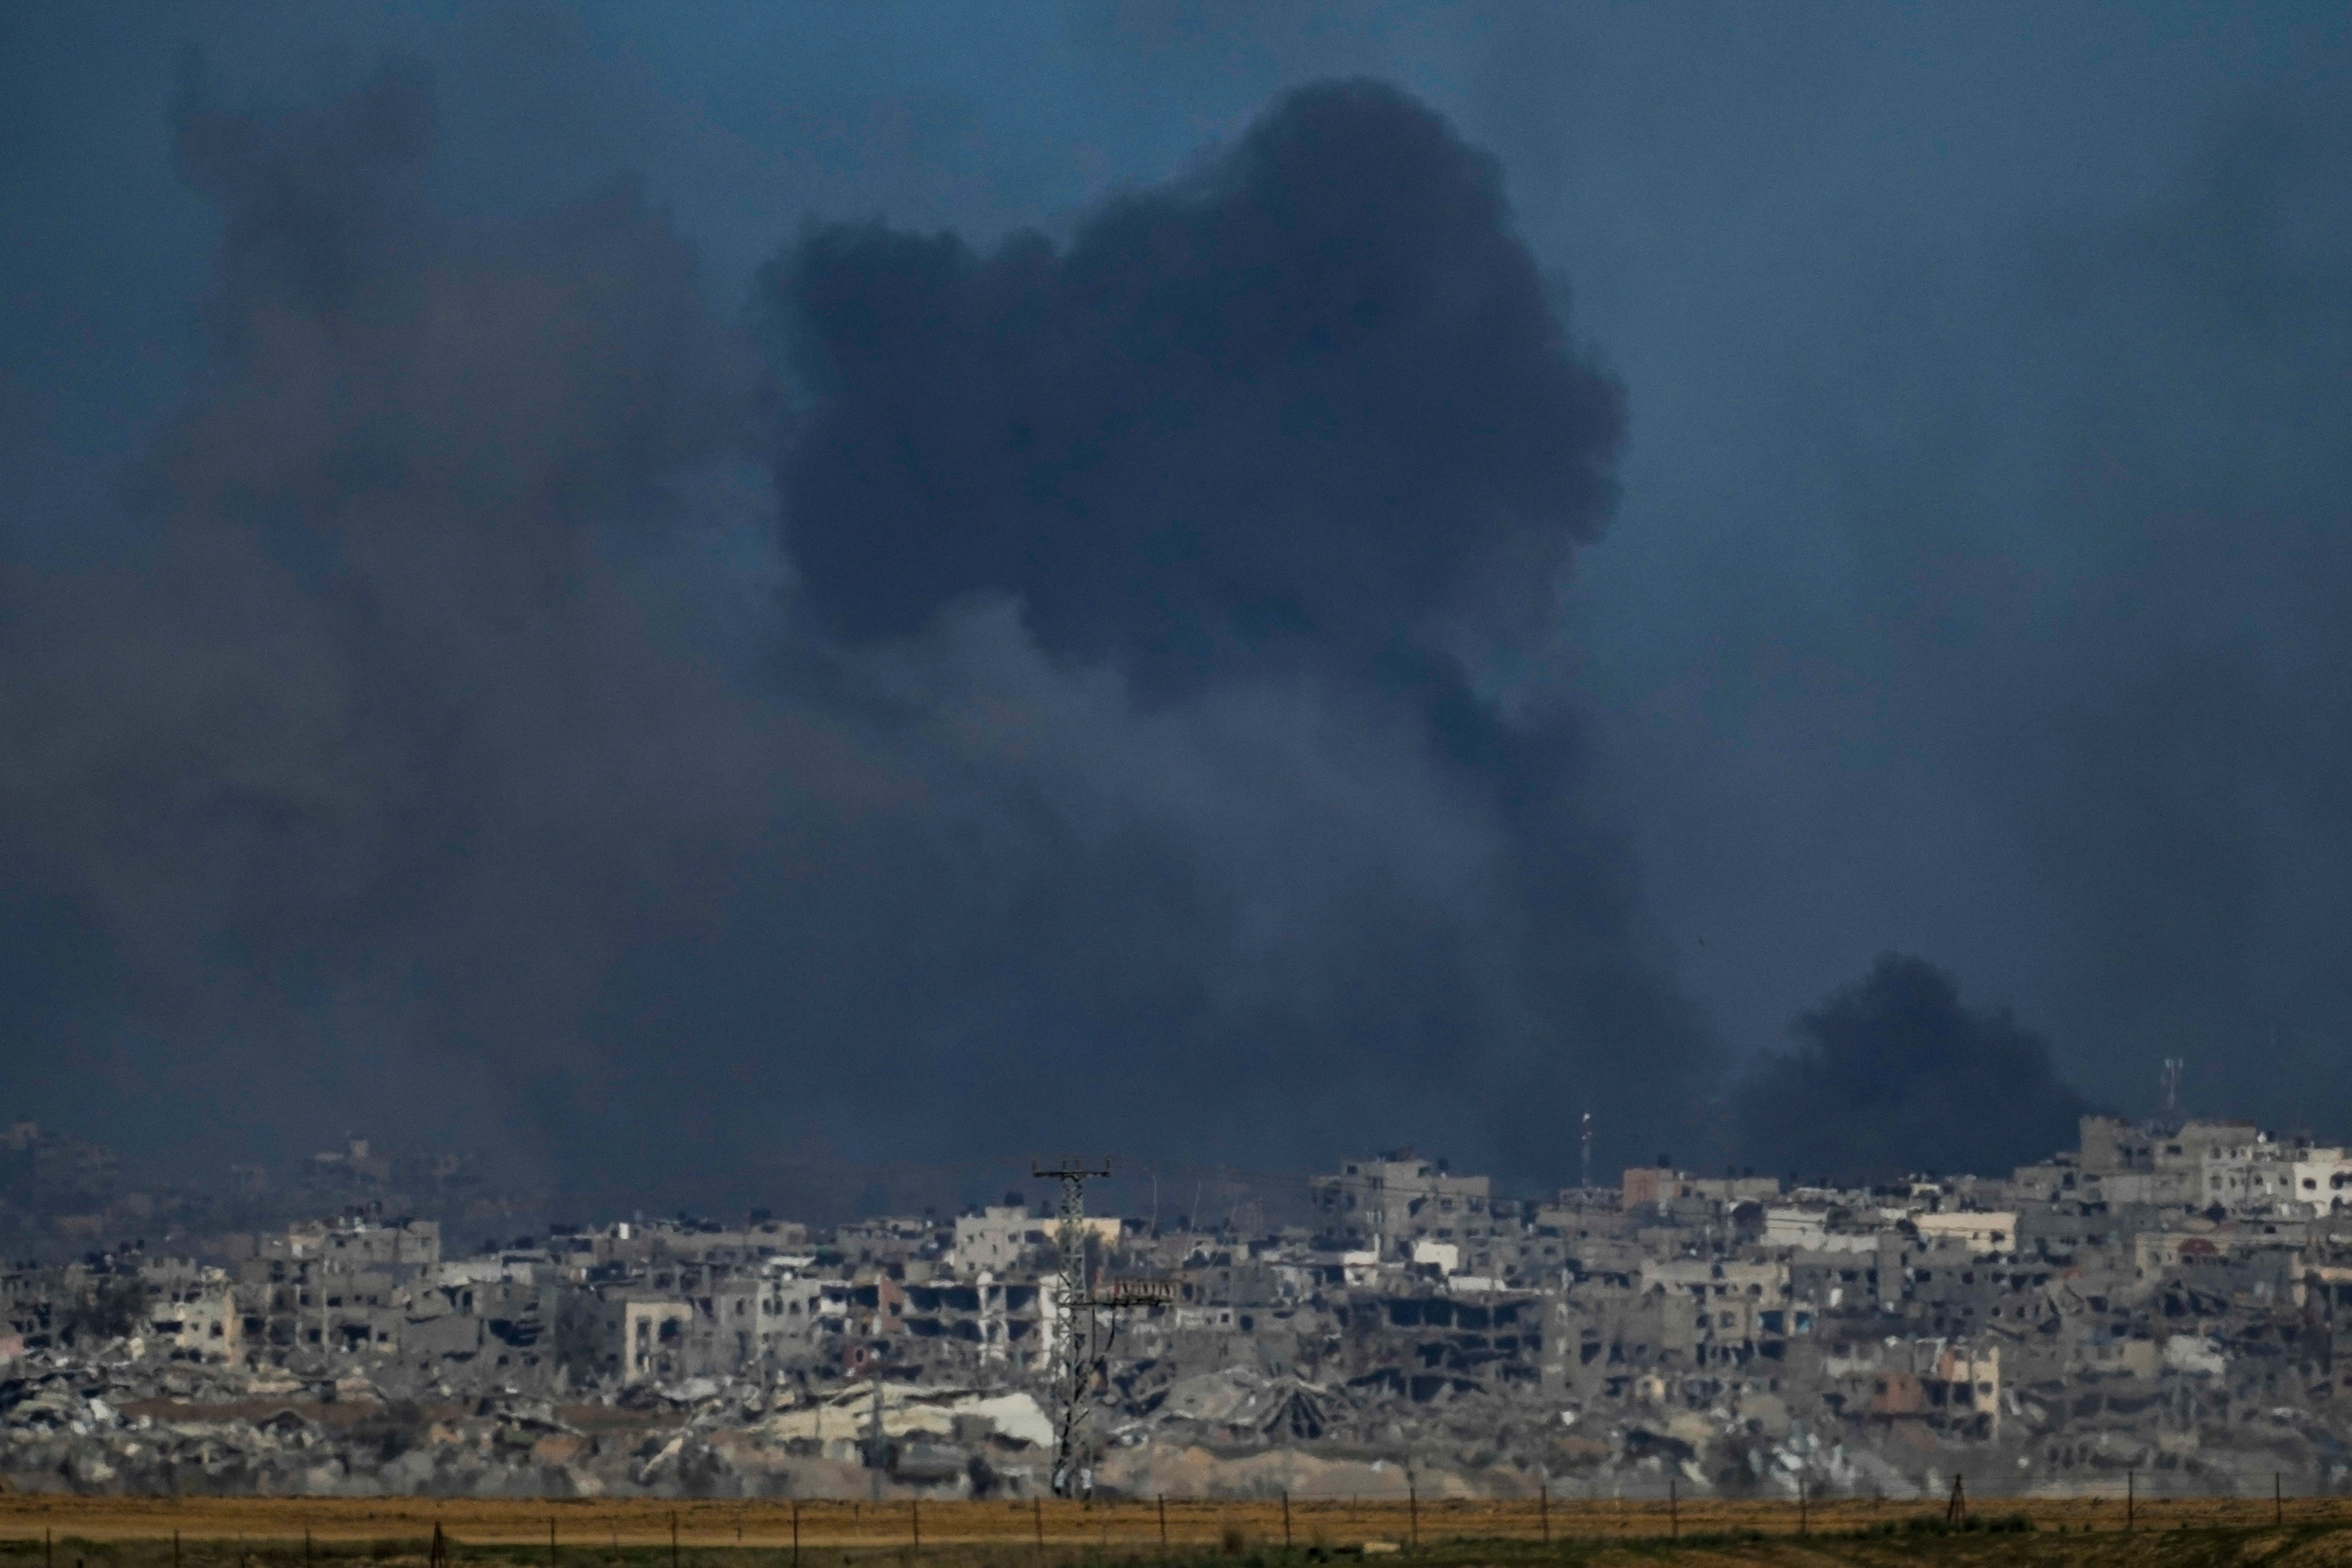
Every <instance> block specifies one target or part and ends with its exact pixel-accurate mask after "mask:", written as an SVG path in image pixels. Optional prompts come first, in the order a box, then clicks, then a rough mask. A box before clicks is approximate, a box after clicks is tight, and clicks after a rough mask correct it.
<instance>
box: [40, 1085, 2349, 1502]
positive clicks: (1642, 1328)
mask: <svg viewBox="0 0 2352 1568" xmlns="http://www.w3.org/2000/svg"><path fill="white" fill-rule="evenodd" d="M27 1136H28V1138H29V1137H30V1136H31V1135H29V1134H28V1135H27ZM362 1152H363V1153H364V1151H362ZM347 1154H348V1151H347ZM370 1157H373V1156H370ZM1302 1185H1303V1186H1304V1187H1305V1190H1306V1192H1307V1206H1306V1209H1305V1211H1304V1212H1303V1213H1302V1214H1300V1215H1297V1216H1296V1219H1297V1223H1288V1224H1282V1223H1265V1222H1263V1221H1258V1222H1255V1223H1252V1224H1247V1225H1244V1224H1243V1223H1241V1222H1240V1220H1239V1218H1238V1216H1239V1215H1241V1214H1242V1213H1243V1209H1244V1205H1234V1207H1233V1208H1232V1209H1231V1210H1230V1211H1229V1214H1228V1223H1227V1224H1226V1225H1225V1226H1221V1227H1219V1228H1217V1229H1214V1230H1195V1229H1192V1228H1189V1227H1188V1226H1161V1225H1158V1224H1155V1223H1153V1222H1151V1221H1150V1220H1141V1219H1135V1218H1131V1217H1120V1216H1109V1215H1106V1216H1095V1217H1093V1218H1090V1219H1089V1220H1088V1221H1087V1223H1086V1225H1085V1226H1083V1227H1082V1229H1083V1232H1084V1245H1085V1247H1086V1248H1087V1259H1088V1265H1087V1267H1088V1268H1089V1271H1090V1278H1091V1279H1095V1280H1097V1281H1112V1282H1116V1281H1118V1280H1121V1279H1130V1280H1132V1279H1140V1280H1146V1281H1150V1282H1152V1283H1153V1285H1154V1289H1152V1290H1151V1291H1150V1292H1143V1293H1139V1294H1137V1295H1136V1296H1135V1297H1134V1299H1133V1300H1134V1305H1132V1306H1131V1307H1130V1308H1129V1309H1126V1310H1119V1311H1118V1312H1115V1313H1105V1314H1103V1317H1102V1321H1098V1322H1097V1324H1096V1325H1095V1327H1096V1329H1097V1336H1098V1344H1097V1348H1098V1352H1099V1353H1098V1355H1097V1357H1096V1358H1095V1359H1094V1361H1093V1363H1092V1364H1093V1366H1094V1368H1095V1370H1094V1373H1093V1374H1092V1376H1091V1377H1090V1378H1089V1379H1088V1380H1087V1390H1088V1391H1087V1412H1086V1416H1085V1420H1084V1421H1083V1423H1082V1431H1083V1442H1084V1444H1085V1445H1086V1446H1087V1451H1088V1452H1089V1453H1090V1454H1091V1455H1092V1456H1093V1458H1094V1461H1095V1462H1094V1469H1095V1472H1096V1475H1097V1486H1098V1487H1104V1488H1108V1489H1114V1490H1117V1489H1125V1490H1128V1491H1131V1492H1137V1493H1143V1492H1153V1491H1157V1492H1164V1493H1169V1494H1171V1495H1185V1494H1187V1493H1198V1492H1214V1491H1219V1490H1228V1489H1231V1490H1252V1489H1260V1490H1262V1489H1266V1488H1269V1487H1283V1486H1295V1487H1299V1488H1307V1487H1328V1488H1333V1489H1344V1490H1349V1491H1352V1492H1354V1493H1356V1494H1358V1495H1365V1496H1379V1495H1385V1492H1386V1491H1387V1490H1389V1489H1401V1488H1402V1484H1403V1477H1404V1476H1405V1475H1407V1474H1408V1473H1410V1474H1412V1475H1414V1476H1417V1477H1420V1478H1423V1479H1424V1481H1425V1484H1427V1485H1429V1486H1430V1487H1432V1488H1433V1489H1444V1488H1454V1489H1465V1490H1470V1491H1488V1492H1505V1493H1512V1492H1525V1491H1528V1490H1531V1489H1534V1488H1537V1487H1539V1486H1542V1485H1546V1484H1549V1483H1551V1482H1553V1481H1581V1482H1582V1483H1584V1484H1588V1485H1591V1486H1593V1487H1597V1488H1613V1489H1617V1490H1618V1491H1620V1492H1621V1493H1624V1494H1627V1495H1636V1494H1640V1493H1643V1491H1644V1490H1645V1489H1648V1490H1655V1489H1663V1488H1664V1487H1665V1486H1666V1485H1667V1484H1668V1483H1669V1482H1670V1481H1671V1482H1672V1483H1673V1484H1675V1485H1677V1486H1680V1487H1683V1488H1685V1489H1698V1490H1717V1491H1735V1492H1738V1491H1747V1492H1766V1493H1772V1492H1788V1493H1790V1494H1792V1495H1793V1493H1794V1491H1795V1490H1796V1489H1798V1488H1800V1487H1810V1488H1811V1489H1814V1490H1815V1491H1816V1492H1817V1493H1835V1492H1837V1491H1839V1490H1841V1489H1843V1490H1867V1491H1873V1492H1875V1493H1877V1494H1879V1495H1886V1496H1904V1495H1911V1494H1913V1493H1916V1492H1918V1491H1920V1490H1922V1489H1929V1490H1932V1489H1935V1488H1934V1485H1931V1482H1932V1483H1936V1484H1941V1483H1940V1482H1937V1478H1943V1479H1946V1480H1948V1478H1949V1477H1951V1476H1953V1475H1956V1474H1957V1475H1964V1476H1966V1477H1967V1478H1968V1479H1969V1486H1970V1488H1971V1489H1974V1490H1979V1494H1980V1495H1988V1496H1990V1495H1999V1493H2000V1491H2001V1490H2017V1489H2043V1490H2061V1491H2063V1490H2068V1489H2100V1488H2104V1487H2106V1486H2108V1485H2110V1484H2111V1483H2112V1481H2113V1479H2114V1478H2115V1477H2116V1476H2117V1475H2119V1474H2120V1473H2121V1472H2122V1471H2123V1470H2125V1469H2133V1470H2135V1471H2136V1472H2137V1473H2138V1474H2140V1475H2141V1476H2142V1477H2143V1478H2144V1484H2147V1485H2151V1486H2159V1487H2160V1486H2172V1487H2176V1488H2179V1489H2214V1490H2227V1489H2233V1488H2237V1487H2240V1486H2247V1487H2253V1486H2256V1485H2257V1483H2258V1482H2259V1485H2260V1486H2263V1487H2267V1485H2268V1484H2269V1482H2268V1479H2267V1478H2268V1477H2269V1476H2270V1474H2271V1473H2272V1472H2273V1471H2284V1472H2285V1473H2286V1474H2288V1475H2291V1476H2296V1477H2300V1478H2302V1479H2303V1480H2304V1481H2305V1482H2306V1483H2308V1484H2312V1485H2317V1484H2322V1483H2332V1482H2333V1481H2335V1480H2336V1479H2340V1478H2341V1477H2342V1475H2343V1473H2344V1471H2345V1470H2346V1468H2347V1463H2352V1366H2347V1367H2342V1368H2339V1367H2337V1366H2336V1363H2335V1358H2334V1340H2335V1331H2336V1327H2337V1326H2338V1322H2339V1320H2340V1319H2344V1318H2346V1317H2347V1314H2352V1215H2347V1213H2346V1211H2345V1205H2346V1202H2347V1199H2348V1198H2352V1159H2347V1156H2346V1152H2345V1151H2344V1150H2343V1149H2342V1148H2340V1147H2335V1146H2327V1145H2322V1144H2320V1143H2319V1142H2316V1141H2315V1140H2314V1139H2312V1138H2309V1137H2300V1136H2292V1135H2274V1134H2270V1133H2265V1132H2264V1131H2263V1130H2261V1129H2259V1128H2256V1127H2253V1126H2252V1125H2250V1124H2247V1123H2243V1122H2235V1121H2220V1120H2211V1121H2174V1122H2156V1123H2147V1122H2142V1123H2132V1122H2125V1121H2117V1120H2115V1119H2109V1118H2096V1117H2094V1118H2086V1119H2085V1120H2084V1122H2083V1124H2082V1127H2081V1130H2080V1137H2079V1142H2078V1143H2077V1145H2076V1147H2074V1148H2073V1149H2069V1150H2062V1151H2053V1153H2052V1154H2051V1155H2050V1156H2049V1157H2048V1158H2046V1159H2044V1160H2042V1161H2038V1162H2036V1163H2032V1164H2029V1165H2025V1166H2021V1167H2019V1168H2017V1169H2016V1170H2014V1171H2012V1172H2010V1173H2007V1174H2004V1175H1981V1176H1978V1175H1953V1174H1939V1175H1936V1176H1933V1177H1931V1176H1928V1175H1925V1174H1922V1175H1919V1176H1916V1177H1915V1178H1912V1179H1909V1180H1906V1181H1900V1182H1894V1183H1884V1184H1876V1185H1873V1186H1861V1185H1855V1186H1840V1185H1837V1184H1832V1183H1827V1182H1821V1183H1815V1184H1808V1185H1790V1186H1784V1185H1783V1184H1782V1183H1781V1182H1780V1181H1777V1180H1775V1179H1773V1178H1771V1177H1769V1176H1758V1175H1755V1174H1753V1173H1747V1172H1738V1171H1729V1172H1725V1173H1721V1174H1701V1173H1694V1172H1687V1171H1683V1170H1680V1169H1677V1168H1675V1166H1674V1165H1673V1164H1672V1163H1671V1162H1664V1161H1662V1162H1660V1163H1654V1164H1650V1165H1644V1166H1637V1167H1633V1168H1632V1169H1629V1170H1627V1171H1625V1172H1624V1173H1622V1177H1621V1180H1620V1181H1619V1182H1618V1183H1616V1184H1612V1185H1611V1186H1608V1187H1580V1188H1573V1189H1568V1190H1565V1191H1559V1192H1555V1193H1551V1194H1538V1195H1532V1196H1530V1195H1506V1194H1499V1193H1497V1192H1496V1191H1495V1190H1494V1184H1493V1183H1492V1182H1491V1181H1490V1180H1489V1179H1487V1178H1486V1177H1485V1176H1482V1175H1477V1174H1475V1173H1457V1172H1455V1171H1454V1170H1453V1169H1452V1168H1451V1167H1450V1165H1448V1164H1447V1163H1445V1162H1443V1161H1436V1160H1424V1159H1420V1158H1418V1157H1415V1156H1413V1155H1412V1153H1411V1152H1409V1151H1403V1152H1393V1153H1391V1154H1386V1155H1382V1156H1381V1157H1380V1158H1377V1159H1367V1160H1357V1161H1349V1162H1343V1163H1341V1165H1340V1167H1339V1169H1338V1170H1336V1171H1334V1172H1331V1173H1328V1174H1325V1175H1322V1176H1318V1177H1317V1178H1314V1179H1313V1181H1311V1182H1310V1183H1306V1184H1302ZM471 1228H472V1230H473V1232H474V1233H475V1234H479V1232H480V1230H481V1229H482V1228H483V1226H481V1224H480V1223H479V1222H478V1220H477V1221H476V1222H474V1223H473V1224H472V1226H471ZM1060 1231H1061V1227H1060V1226H1059V1224H1058V1222H1057V1221H1056V1220H1055V1218H1053V1217H1052V1216H1049V1215H1046V1214H1045V1213H1044V1212H1042V1211H1039V1210H1036V1209H1034V1208H1032V1207H1031V1206H1030V1205H1026V1204H1025V1203H1023V1202H1021V1201H1020V1199H1019V1195H1018V1194H1012V1195H1010V1196H1009V1198H1008V1201H1006V1202H1003V1203H1000V1204H994V1205H982V1206H978V1207H976V1208H974V1209H973V1210H971V1211H969V1212H967V1213H965V1214H962V1215H952V1216H945V1217H942V1216H940V1215H886V1216H878V1217H875V1218H872V1219H868V1220H865V1221H861V1222H857V1223H855V1224H851V1225H845V1226H835V1227H832V1228H829V1229H828V1228H827V1227H824V1226H816V1225H811V1224H804V1223H800V1222H795V1221H791V1220H778V1219H776V1218H774V1217H772V1216H771V1215H764V1214H761V1215H753V1216H751V1217H750V1218H747V1219H746V1220H744V1221H742V1222H740V1223H726V1224H721V1223H715V1222H710V1221H703V1220H695V1219H688V1218H684V1217H679V1218H674V1219H656V1220H652V1221H647V1220H645V1219H643V1218H642V1217H633V1218H631V1219H628V1220H625V1221H622V1220H615V1221H612V1222H609V1223H604V1224H601V1225H596V1226H583V1225H576V1224H568V1225H567V1224H550V1225H545V1226H542V1227H541V1229H540V1230H539V1231H537V1232H535V1233H534V1234H531V1235H527V1236H518V1237H511V1238H509V1239H507V1240H504V1241H497V1242H493V1243H491V1244H490V1245H488V1246H484V1247H472V1248H465V1247H453V1246H451V1245H450V1242H449V1237H450V1235H451V1234H452V1233H451V1229H450V1227H449V1226H446V1225H436V1224H435V1223H434V1222H433V1221H431V1220H429V1219H423V1218H404V1217H403V1216H402V1215H400V1214H399V1213H397V1212H392V1211H391V1209H390V1205H383V1206H374V1205H347V1206H346V1207H345V1208H344V1209H343V1210H342V1211H341V1212H340V1213H337V1214H334V1215H329V1216H325V1217H303V1218H299V1219H297V1220H294V1221H290V1222H287V1223H282V1224H278V1225H274V1226H268V1227H263V1228H257V1229H253V1230H247V1231H222V1232H217V1233H212V1234H208V1235H204V1236H199V1237H186V1238H184V1240H185V1242H186V1245H185V1247H184V1250H181V1251H177V1252H166V1251H163V1250H160V1249H159V1250H157V1251H153V1252H151V1251H149V1250H147V1249H146V1248H143V1247H117V1248H114V1249H110V1250H103V1251H92V1252H86V1253H85V1254H83V1255H82V1256H81V1257H79V1258H75V1259H72V1260H68V1261H57V1260H51V1261H48V1262H46V1263H40V1264H37V1265H33V1264H28V1265H25V1266H21V1267H13V1268H8V1269H5V1270H0V1308H5V1321H0V1437H4V1438H5V1440H0V1475H5V1479H6V1480H7V1482H8V1484H9V1485H11V1486H16V1487H19V1488H26V1489H43V1488H53V1489H77V1490H96V1491H110V1490H111V1491H122V1490H149V1489H153V1490H175V1491H191V1490H193V1491H205V1490H214V1491H219V1490H273V1491H291V1492H310V1493H336V1494H365V1493H370V1492H383V1491H403V1492H437V1491H450V1492H458V1491H463V1492H468V1493H478V1494H494V1493H499V1492H514V1493H527V1494H530V1495H567V1496H585V1495H632V1494H657V1495H763V1494H783V1493H789V1494H791V1495H795V1496H816V1495H827V1494H834V1495H860V1496H863V1495H868V1492H869V1490H870V1489H871V1488H873V1487H874V1486H876V1485H881V1486H884V1487H886V1488H887V1489H892V1490H893V1492H894V1494H895V1493H904V1494H905V1495H909V1496H918V1495H1011V1496H1021V1495H1026V1494H1027V1493H1029V1492H1032V1491H1034V1490H1036V1489H1040V1488H1043V1487H1045V1486H1048V1485H1050V1484H1051V1477H1050V1469H1051V1453H1052V1450H1053V1441H1054V1436H1055V1423H1056V1420H1057V1419H1058V1415H1059V1412H1060V1406H1059V1405H1058V1404H1057V1403H1056V1400H1057V1395H1056V1387H1057V1384H1056V1382H1055V1377H1054V1371H1055V1368H1054V1363H1053V1354H1054V1352H1053V1346H1054V1343H1055V1329H1056V1326H1057V1322H1058V1321H1059V1314H1060V1313H1061V1312H1062V1311H1063V1310H1064V1309H1063V1307H1062V1305H1061V1302H1060V1299H1059V1297H1058V1295H1057V1290H1058V1285H1057V1278H1056V1267H1057V1261H1058V1259H1057V1248H1058V1247H1059V1245H1060V1243H1061V1234H1060ZM1116 1294H1117V1292H1115V1291H1099V1292H1097V1295H1098V1296H1100V1297H1101V1298H1102V1299H1110V1298H1111V1297H1113V1296H1115V1295H1116ZM1985 1489H1990V1490H1985Z"/></svg>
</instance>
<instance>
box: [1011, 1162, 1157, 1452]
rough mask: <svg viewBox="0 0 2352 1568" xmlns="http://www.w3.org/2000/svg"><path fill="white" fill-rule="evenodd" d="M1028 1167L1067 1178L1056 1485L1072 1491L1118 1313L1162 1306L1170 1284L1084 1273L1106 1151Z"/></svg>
mask: <svg viewBox="0 0 2352 1568" xmlns="http://www.w3.org/2000/svg"><path fill="white" fill-rule="evenodd" d="M1029 1173H1030V1174H1031V1175H1033V1176H1037V1177H1040V1178H1051V1179H1052V1180H1054V1181H1057V1182H1059V1183H1061V1184H1062V1200H1061V1203H1060V1205H1059V1206H1058V1208H1057V1211H1056V1216H1055V1217H1056V1219H1057V1221H1058V1223H1057V1224H1056V1225H1055V1230H1054V1242H1055V1249H1056V1251H1057V1252H1058V1253H1059V1254H1060V1263H1061V1269H1060V1279H1058V1280H1057V1281H1056V1282H1055V1291H1054V1305H1055V1313H1054V1381H1053V1389H1054V1400H1055V1405H1058V1406H1059V1408H1058V1410H1056V1412H1055V1421H1054V1490H1055V1493H1057V1494H1060V1495H1067V1494H1068V1493H1069V1492H1071V1491H1073V1490H1075V1489H1076V1488H1077V1486H1078V1484H1079V1483H1078V1465H1079V1461H1080V1458H1081V1457H1082V1456H1083V1454H1084V1453H1085V1450H1086V1443H1085V1426H1086V1420H1087V1413H1088V1412H1089V1411H1090V1410H1091V1409H1092V1408H1093V1406H1094V1403H1095V1399H1096V1397H1097V1390H1098V1389H1099V1387H1100V1385H1101V1384H1102V1383H1103V1381H1104V1378H1105V1375H1106V1373H1107V1371H1108V1368H1107V1366H1106V1364H1105V1363H1107V1361H1108V1356H1109V1353H1110V1347H1111V1344H1112V1342H1114V1341H1115V1340H1116V1339H1117V1338H1118V1315H1119V1313H1121V1312H1122V1311H1124V1310H1129V1309H1131V1308H1136V1307H1152V1306H1160V1305H1164V1304H1165V1303H1167V1302H1168V1301H1170V1300H1173V1299H1174V1297H1175V1290H1174V1288H1173V1287H1172V1286H1170V1285H1167V1284H1165V1283H1162V1282H1159V1281H1153V1280H1112V1281H1106V1282H1105V1286H1104V1288H1103V1289H1096V1288H1095V1285H1094V1282H1093V1281H1092V1280H1090V1279H1088V1278H1087V1227H1086V1217H1087V1182H1088V1181H1089V1180H1090V1179H1093V1178H1097V1177H1107V1176H1108V1175H1109V1174H1110V1161H1109V1160H1108V1158H1098V1159H1079V1158H1076V1157H1074V1156H1071V1155H1064V1156H1063V1157H1062V1158H1061V1159H1059V1160H1055V1161H1051V1162H1048V1161H1044V1160H1038V1161H1033V1162H1031V1163H1030V1166H1029Z"/></svg>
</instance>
